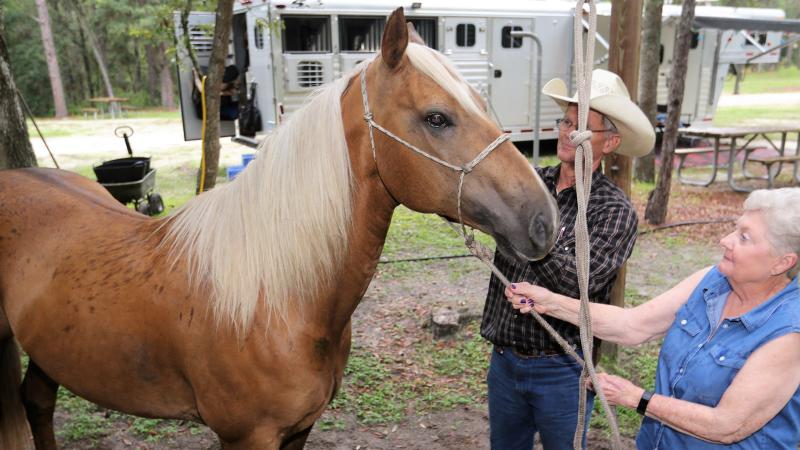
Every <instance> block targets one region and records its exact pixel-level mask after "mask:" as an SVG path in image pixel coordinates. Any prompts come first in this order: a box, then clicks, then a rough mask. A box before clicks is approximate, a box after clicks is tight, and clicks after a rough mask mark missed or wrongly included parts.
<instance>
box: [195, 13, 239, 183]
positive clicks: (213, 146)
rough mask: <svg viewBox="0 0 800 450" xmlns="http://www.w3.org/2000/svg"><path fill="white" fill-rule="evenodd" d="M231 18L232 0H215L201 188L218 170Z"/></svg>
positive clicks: (211, 180)
mask: <svg viewBox="0 0 800 450" xmlns="http://www.w3.org/2000/svg"><path fill="white" fill-rule="evenodd" d="M232 19H233V0H219V2H218V3H217V12H216V21H215V24H214V44H213V48H212V49H211V59H210V61H209V63H208V78H207V80H206V89H205V90H206V132H205V136H204V139H205V148H204V149H203V153H204V156H205V176H203V177H202V178H203V180H204V182H203V185H202V190H203V191H207V190H209V189H212V188H213V187H214V186H215V185H216V183H217V170H218V169H219V150H220V143H219V105H220V98H219V94H220V91H221V90H222V75H223V71H224V70H225V58H226V57H227V56H228V40H229V38H230V34H231V23H232Z"/></svg>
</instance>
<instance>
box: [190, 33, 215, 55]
mask: <svg viewBox="0 0 800 450" xmlns="http://www.w3.org/2000/svg"><path fill="white" fill-rule="evenodd" d="M213 33H214V28H213V25H212V26H211V28H209V26H208V25H189V40H190V41H191V43H192V48H193V49H194V51H195V54H197V56H200V57H207V56H210V55H211V49H212V48H213V46H214V36H213Z"/></svg>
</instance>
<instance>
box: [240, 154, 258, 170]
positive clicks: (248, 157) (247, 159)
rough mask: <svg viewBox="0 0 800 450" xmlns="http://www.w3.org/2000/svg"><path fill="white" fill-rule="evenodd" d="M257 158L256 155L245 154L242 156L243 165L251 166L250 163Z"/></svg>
mask: <svg viewBox="0 0 800 450" xmlns="http://www.w3.org/2000/svg"><path fill="white" fill-rule="evenodd" d="M255 158H256V155H255V153H245V154H243V155H242V165H243V166H245V167H246V166H247V165H248V164H250V161H252V160H254V159H255Z"/></svg>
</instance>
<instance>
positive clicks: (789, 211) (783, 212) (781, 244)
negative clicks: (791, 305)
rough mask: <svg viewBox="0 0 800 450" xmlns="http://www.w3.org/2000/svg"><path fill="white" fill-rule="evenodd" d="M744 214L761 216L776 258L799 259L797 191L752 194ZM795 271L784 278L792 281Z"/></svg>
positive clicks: (799, 193) (799, 195)
mask: <svg viewBox="0 0 800 450" xmlns="http://www.w3.org/2000/svg"><path fill="white" fill-rule="evenodd" d="M744 210H745V211H758V212H760V213H761V214H762V216H763V218H764V223H765V224H766V225H767V239H768V240H769V243H770V244H771V245H772V248H773V250H774V251H775V253H776V254H784V253H797V254H798V256H800V188H782V189H770V190H766V189H760V190H757V191H753V192H751V193H750V195H749V196H748V197H747V200H745V202H744ZM798 263H800V260H798ZM798 269H800V264H795V266H794V267H793V268H791V269H789V272H788V273H787V276H789V277H790V278H794V276H795V275H797V273H798Z"/></svg>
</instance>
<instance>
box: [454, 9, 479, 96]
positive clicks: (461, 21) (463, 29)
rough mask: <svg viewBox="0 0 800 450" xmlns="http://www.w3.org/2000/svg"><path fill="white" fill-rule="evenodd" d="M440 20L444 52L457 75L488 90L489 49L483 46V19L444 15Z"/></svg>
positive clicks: (477, 87) (476, 86) (475, 86)
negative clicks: (442, 26)
mask: <svg viewBox="0 0 800 450" xmlns="http://www.w3.org/2000/svg"><path fill="white" fill-rule="evenodd" d="M443 23H444V54H445V55H447V57H448V58H450V59H451V60H452V61H453V64H454V65H455V66H456V68H457V69H458V71H459V73H461V76H463V77H464V79H466V80H467V81H468V82H469V83H470V84H471V85H472V86H473V87H474V88H475V89H477V90H478V91H479V92H482V93H485V92H486V91H487V90H488V85H487V83H488V73H489V52H488V51H487V46H486V19H485V18H481V17H448V18H446V19H443Z"/></svg>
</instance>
